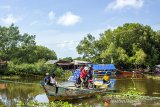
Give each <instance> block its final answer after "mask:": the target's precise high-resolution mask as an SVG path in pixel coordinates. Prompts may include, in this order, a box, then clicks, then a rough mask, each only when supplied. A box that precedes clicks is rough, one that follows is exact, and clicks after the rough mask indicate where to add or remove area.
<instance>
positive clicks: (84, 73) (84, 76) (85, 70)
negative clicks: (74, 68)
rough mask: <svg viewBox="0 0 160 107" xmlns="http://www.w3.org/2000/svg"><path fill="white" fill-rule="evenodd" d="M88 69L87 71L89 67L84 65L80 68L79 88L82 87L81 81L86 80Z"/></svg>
mask: <svg viewBox="0 0 160 107" xmlns="http://www.w3.org/2000/svg"><path fill="white" fill-rule="evenodd" d="M88 71H89V68H88V67H87V66H86V67H84V69H83V70H82V72H81V74H80V80H81V89H82V86H83V83H84V82H85V81H86V77H87V75H88Z"/></svg>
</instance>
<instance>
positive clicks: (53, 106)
mask: <svg viewBox="0 0 160 107" xmlns="http://www.w3.org/2000/svg"><path fill="white" fill-rule="evenodd" d="M17 105H18V106H20V107H23V106H38V107H39V106H45V107H84V106H85V107H87V106H89V105H88V104H86V103H85V104H79V105H73V104H71V103H68V102H64V101H55V102H49V103H38V102H37V101H30V102H28V103H24V102H22V101H20V102H18V104H17Z"/></svg>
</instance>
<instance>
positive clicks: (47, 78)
mask: <svg viewBox="0 0 160 107" xmlns="http://www.w3.org/2000/svg"><path fill="white" fill-rule="evenodd" d="M44 83H45V84H46V85H47V84H49V83H50V76H49V73H48V72H47V73H46V76H45V78H44Z"/></svg>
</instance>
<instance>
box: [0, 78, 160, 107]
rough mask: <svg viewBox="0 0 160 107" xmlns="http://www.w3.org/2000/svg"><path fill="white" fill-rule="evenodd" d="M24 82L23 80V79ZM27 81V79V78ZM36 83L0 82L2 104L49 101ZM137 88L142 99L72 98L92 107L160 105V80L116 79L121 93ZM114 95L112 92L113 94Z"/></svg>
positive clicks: (117, 88) (0, 100)
mask: <svg viewBox="0 0 160 107" xmlns="http://www.w3.org/2000/svg"><path fill="white" fill-rule="evenodd" d="M22 82H23V81H22ZM25 82H26V80H25ZM33 82H34V83H35V84H20V83H18V84H17V83H8V82H0V105H4V106H6V107H11V106H16V104H17V102H19V101H23V102H25V103H27V102H29V101H31V100H35V101H38V102H49V100H48V98H47V96H46V94H45V93H44V90H43V88H42V87H41V86H40V85H39V80H35V81H33V80H32V83H33ZM133 88H135V89H136V90H137V91H139V92H144V97H142V98H141V99H138V100H135V99H130V100H127V99H121V100H119V99H116V98H114V96H112V97H109V95H108V94H106V95H105V94H104V95H96V96H95V97H91V98H86V99H76V100H70V101H69V102H70V103H72V104H74V105H79V104H80V103H82V104H85V103H87V104H89V105H91V106H92V107H104V106H105V107H107V106H109V107H121V106H122V107H132V106H133V107H135V106H146V107H148V106H152V107H159V106H160V90H159V88H160V80H152V79H134V80H131V79H120V80H116V83H115V89H116V90H117V91H118V92H120V93H125V92H127V91H128V90H130V89H133ZM111 95H112V94H111Z"/></svg>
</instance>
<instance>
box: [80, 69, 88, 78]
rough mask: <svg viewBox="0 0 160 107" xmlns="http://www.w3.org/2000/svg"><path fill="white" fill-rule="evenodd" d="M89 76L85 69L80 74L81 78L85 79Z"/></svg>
mask: <svg viewBox="0 0 160 107" xmlns="http://www.w3.org/2000/svg"><path fill="white" fill-rule="evenodd" d="M87 74H88V72H87V71H85V70H84V69H83V70H82V72H81V74H80V78H84V77H85V76H86V75H87Z"/></svg>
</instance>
